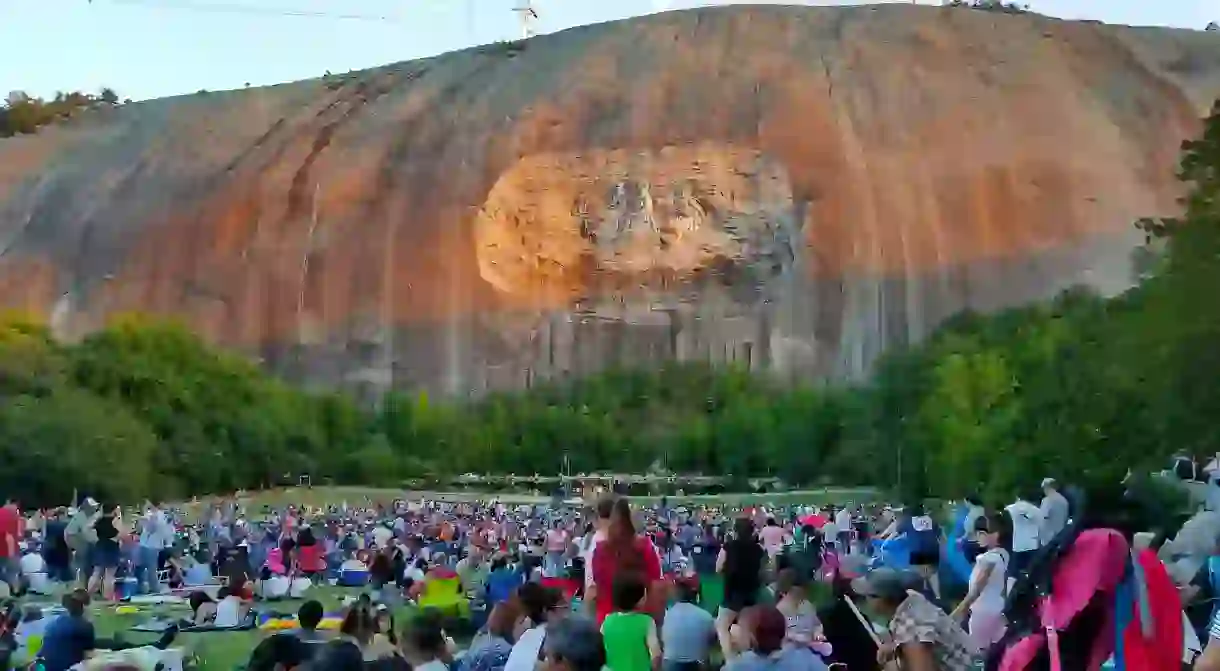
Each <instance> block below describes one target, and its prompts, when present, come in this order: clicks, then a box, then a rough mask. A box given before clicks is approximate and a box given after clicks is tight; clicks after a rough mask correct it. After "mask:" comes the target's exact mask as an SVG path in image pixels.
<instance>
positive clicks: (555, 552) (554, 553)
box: [546, 520, 568, 578]
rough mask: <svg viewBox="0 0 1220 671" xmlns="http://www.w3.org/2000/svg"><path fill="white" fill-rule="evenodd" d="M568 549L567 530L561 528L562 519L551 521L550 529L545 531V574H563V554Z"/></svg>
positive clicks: (557, 575) (551, 575)
mask: <svg viewBox="0 0 1220 671" xmlns="http://www.w3.org/2000/svg"><path fill="white" fill-rule="evenodd" d="M567 550H568V531H567V529H564V528H563V520H555V521H554V522H552V523H551V529H550V531H547V532H546V575H547V577H550V578H558V577H560V576H561V575H562V574H563V568H564V554H565V553H566V552H567Z"/></svg>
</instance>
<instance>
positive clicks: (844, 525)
mask: <svg viewBox="0 0 1220 671" xmlns="http://www.w3.org/2000/svg"><path fill="white" fill-rule="evenodd" d="M851 518H852V506H851V504H850V503H849V504H847V505H845V506H843V507H842V508H840V509H839V512H837V513H835V526H836V527H838V528H839V544H840V545H842V546H843V547H842V551H843V553H844V554H846V553H848V552H850V551H851V548H850V547H848V546H849V545H851Z"/></svg>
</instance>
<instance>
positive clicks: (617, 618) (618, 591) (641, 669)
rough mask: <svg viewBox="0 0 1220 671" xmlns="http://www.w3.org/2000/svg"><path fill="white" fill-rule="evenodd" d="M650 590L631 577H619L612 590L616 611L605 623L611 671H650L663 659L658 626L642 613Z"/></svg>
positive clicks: (603, 628)
mask: <svg viewBox="0 0 1220 671" xmlns="http://www.w3.org/2000/svg"><path fill="white" fill-rule="evenodd" d="M647 595H648V589H647V588H646V587H645V586H644V583H643V582H642V581H640V580H639V579H638V578H637V577H636V576H634V575H632V574H620V575H619V576H617V577H616V578H615V580H614V583H613V585H612V587H611V590H610V602H611V605H612V607H613V608H614V611H613V612H612V613H610V614H609V615H607V616H606V619H605V620H603V621H602V638H603V640H604V641H605V645H606V666H607V667H608V668H609V669H610V670H611V671H650V669H652V668H653V666H654V665H655V664H656V663H657V662H658V661H659V660H660V659H661V641H660V637H659V636H658V634H657V622H656V620H654V619H653V618H652V616H651V615H648V614H647V613H643V612H640V610H639V609H640V607H641V606H642V605H643V603H644V597H645V596H647Z"/></svg>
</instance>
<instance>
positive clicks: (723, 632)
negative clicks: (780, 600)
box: [716, 517, 764, 659]
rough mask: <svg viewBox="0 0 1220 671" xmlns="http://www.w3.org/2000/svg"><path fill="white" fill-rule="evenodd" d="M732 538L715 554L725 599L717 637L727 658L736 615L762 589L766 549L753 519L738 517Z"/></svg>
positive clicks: (756, 597) (731, 643)
mask: <svg viewBox="0 0 1220 671" xmlns="http://www.w3.org/2000/svg"><path fill="white" fill-rule="evenodd" d="M733 529H734V533H733V538H732V540H730V541H729V542H727V543H725V545H724V548H723V549H721V550H720V554H719V556H717V557H716V572H717V573H719V574H720V575H722V576H724V601H723V602H722V603H721V606H720V611H719V612H718V613H717V614H716V638H717V639H718V640H719V641H720V650H721V652H722V653H723V654H724V658H725V659H730V658H732V656H733V642H732V638H731V637H730V635H729V634H730V631H731V629H732V627H733V623H734V622H736V621H737V616H738V615H739V614H740V613H741V612H742V611H743V610H745V609H746V608H749V607H750V606H753V605H755V604H757V603H758V592H759V590H760V589H762V571H763V566H764V561H763V560H764V553H763V549H762V546H761V545H759V543H758V538H757V537H756V536H755V534H754V523H753V522H752V521H750V518H748V517H739V518H737V521H736V522H735V523H734V525H733Z"/></svg>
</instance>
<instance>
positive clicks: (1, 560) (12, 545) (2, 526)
mask: <svg viewBox="0 0 1220 671" xmlns="http://www.w3.org/2000/svg"><path fill="white" fill-rule="evenodd" d="M20 540H21V510H20V509H19V508H18V507H17V502H16V501H14V500H13V499H8V501H6V502H5V504H4V506H3V507H0V582H7V583H8V585H9V587H10V588H11V590H12V591H11V593H13V594H16V593H17V592H18V591H19V590H18V588H19V587H20V584H21V552H20V550H19V546H18V542H19V541H20Z"/></svg>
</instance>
